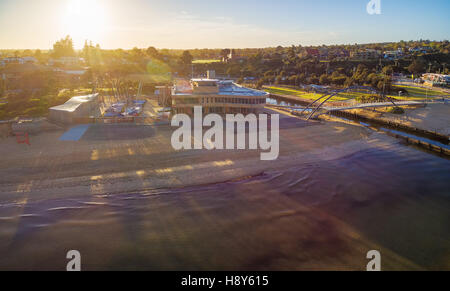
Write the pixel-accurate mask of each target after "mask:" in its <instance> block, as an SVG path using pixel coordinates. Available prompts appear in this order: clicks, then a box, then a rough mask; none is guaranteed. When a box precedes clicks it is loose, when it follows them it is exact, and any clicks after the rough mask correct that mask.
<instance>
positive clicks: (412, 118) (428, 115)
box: [354, 104, 450, 136]
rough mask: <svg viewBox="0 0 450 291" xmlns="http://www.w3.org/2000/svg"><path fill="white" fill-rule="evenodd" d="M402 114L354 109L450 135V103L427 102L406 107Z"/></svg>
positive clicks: (365, 113) (374, 116) (376, 116)
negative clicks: (417, 105) (423, 104)
mask: <svg viewBox="0 0 450 291" xmlns="http://www.w3.org/2000/svg"><path fill="white" fill-rule="evenodd" d="M404 109H405V111H406V113H405V114H402V115H398V114H392V113H387V112H382V111H379V110H377V111H372V110H370V109H369V110H367V109H366V110H361V109H358V110H354V111H355V112H357V113H358V114H362V115H364V116H368V117H372V118H377V119H382V120H386V121H391V122H396V123H401V124H404V125H407V126H410V127H413V128H420V129H424V130H427V131H431V132H436V133H439V134H443V135H447V136H450V104H427V105H426V106H419V107H411V106H408V107H404Z"/></svg>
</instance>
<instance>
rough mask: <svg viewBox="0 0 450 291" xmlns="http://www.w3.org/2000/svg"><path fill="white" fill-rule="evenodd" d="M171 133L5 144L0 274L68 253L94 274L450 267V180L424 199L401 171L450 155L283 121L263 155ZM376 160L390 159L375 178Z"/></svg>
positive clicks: (330, 126) (109, 131)
mask: <svg viewBox="0 0 450 291" xmlns="http://www.w3.org/2000/svg"><path fill="white" fill-rule="evenodd" d="M172 130H173V129H171V128H170V127H168V126H135V125H108V126H105V125H92V126H91V127H90V128H89V130H88V131H87V132H86V133H85V135H84V136H83V137H82V139H81V140H79V141H60V140H59V137H60V136H61V135H62V134H63V133H64V130H56V131H55V130H54V131H51V132H45V133H40V134H36V135H31V136H30V141H31V146H28V145H22V144H20V145H19V144H17V142H16V140H15V139H14V138H8V139H2V140H1V141H0V143H1V146H0V154H1V156H2V159H1V162H0V238H1V239H0V256H1V257H2V260H1V261H0V269H30V270H33V269H50V270H58V269H61V268H64V266H65V262H66V260H65V252H67V250H68V249H78V250H80V251H81V252H82V254H83V258H84V261H83V262H84V268H85V269H90V270H105V269H106V270H124V269H125V270H328V269H333V270H364V269H365V266H366V264H367V260H366V253H367V252H368V251H369V250H372V249H377V250H381V252H382V254H383V266H384V268H385V269H391V270H403V269H412V270H414V269H450V265H449V264H448V262H449V260H448V258H449V254H450V252H449V245H450V244H449V242H450V232H449V231H448V229H450V228H449V227H448V226H449V225H448V222H449V221H450V220H449V219H448V218H449V214H448V206H450V201H449V197H448V193H447V191H444V190H442V189H448V188H447V187H446V186H447V184H448V179H447V180H446V179H445V176H442V175H441V176H435V177H434V181H429V182H430V183H429V184H426V185H423V187H424V188H423V189H422V190H423V191H426V193H430V195H428V196H423V195H419V194H417V193H416V192H417V188H416V187H417V184H416V183H410V184H409V185H408V183H407V181H408V179H409V178H410V177H411V176H412V175H419V173H416V172H413V173H407V172H408V171H410V170H407V171H406V172H402V171H401V169H403V167H404V166H405V161H408V163H418V162H419V161H420V162H421V163H425V164H430V165H435V164H439V165H441V166H442V165H443V166H444V168H445V167H447V168H448V166H449V163H448V160H444V159H442V158H439V157H436V156H433V155H431V154H428V153H423V152H420V151H417V150H415V149H413V148H409V147H406V146H403V145H400V144H398V141H396V140H395V139H393V138H391V137H388V136H386V135H383V134H379V133H374V132H371V131H369V130H368V129H366V128H364V127H357V126H353V125H346V124H340V123H333V122H327V123H324V122H317V121H313V122H306V121H303V120H300V119H296V118H293V117H289V116H285V115H283V116H282V117H281V121H280V145H281V147H280V157H279V159H278V160H277V161H271V162H263V161H260V159H259V157H260V155H259V151H248V150H243V151H207V150H196V151H179V152H177V151H174V150H173V149H172V147H171V145H170V137H171V133H172ZM378 155H381V156H380V158H379V159H378V158H377V156H378ZM384 155H386V157H385V156H384ZM368 157H370V158H368ZM411 157H413V158H412V159H411ZM366 158H368V159H369V160H367V161H366V162H364V160H365V159H366ZM372 158H373V159H375V161H378V160H380V161H384V160H392V161H398V165H397V167H393V169H394V170H389V171H390V172H389V171H388V172H387V173H385V174H383V171H382V173H380V172H379V170H380V168H385V166H386V165H384V164H380V165H376V166H375V164H376V163H374V162H373V161H372V160H370V159H372ZM371 167H373V168H371ZM407 168H408V167H407ZM432 168H433V167H432V166H430V169H432ZM441 168H442V167H441ZM395 169H398V171H397V170H395ZM443 171H444V172H445V170H443ZM444 174H445V173H444ZM430 175H431V173H430ZM393 177H395V178H396V179H393ZM447 178H448V176H447ZM367 179H369V180H367ZM380 179H386V184H383V183H381V186H380V185H378V184H376V183H375V181H376V182H377V183H379V182H380ZM422 182H423V181H422V180H421V179H420V178H419V179H418V180H417V183H422ZM422 190H421V191H422ZM412 191H415V192H414V193H412ZM419 192H420V191H419ZM417 216H419V217H420V218H421V220H420V221H417V225H415V226H414V225H411V224H410V221H411V218H412V217H417ZM418 229H420V230H421V233H420V235H419V234H418V233H416V230H418ZM411 242H413V245H410V244H411ZM408 245H409V247H407V246H408ZM37 248H38V249H39V251H36V249H37Z"/></svg>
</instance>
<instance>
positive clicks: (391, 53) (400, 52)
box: [384, 48, 404, 60]
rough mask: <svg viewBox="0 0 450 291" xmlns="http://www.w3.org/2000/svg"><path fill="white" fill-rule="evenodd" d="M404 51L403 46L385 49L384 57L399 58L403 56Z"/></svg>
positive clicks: (389, 58)
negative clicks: (392, 49)
mask: <svg viewBox="0 0 450 291" xmlns="http://www.w3.org/2000/svg"><path fill="white" fill-rule="evenodd" d="M403 56H404V53H403V50H402V49H401V48H399V49H398V50H396V51H385V52H384V58H385V59H388V60H398V59H401V58H403Z"/></svg>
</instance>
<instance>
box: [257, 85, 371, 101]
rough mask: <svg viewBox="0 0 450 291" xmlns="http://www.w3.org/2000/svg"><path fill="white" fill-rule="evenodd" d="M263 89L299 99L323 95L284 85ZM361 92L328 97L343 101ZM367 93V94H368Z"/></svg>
mask: <svg viewBox="0 0 450 291" xmlns="http://www.w3.org/2000/svg"><path fill="white" fill-rule="evenodd" d="M264 91H266V92H268V93H272V94H276V95H291V96H295V97H298V98H299V99H305V100H315V99H318V98H320V97H321V96H323V95H322V94H316V93H308V92H305V91H302V90H298V89H291V88H284V87H264ZM360 94H361V93H354V92H352V93H342V94H339V95H338V96H335V97H333V98H331V99H330V101H345V100H348V99H350V98H351V97H352V96H358V95H360ZM368 95H369V94H368Z"/></svg>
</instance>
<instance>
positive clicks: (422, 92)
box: [392, 85, 450, 100]
mask: <svg viewBox="0 0 450 291" xmlns="http://www.w3.org/2000/svg"><path fill="white" fill-rule="evenodd" d="M394 87H395V88H399V89H405V90H407V91H408V93H409V96H402V97H400V98H399V97H398V96H392V97H395V98H397V99H404V98H406V99H410V100H411V99H424V98H427V89H424V88H419V87H413V86H397V85H394ZM438 96H447V97H450V95H449V94H447V93H445V92H441V91H437V90H433V89H428V97H431V98H433V97H438Z"/></svg>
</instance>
